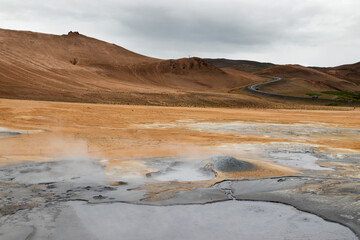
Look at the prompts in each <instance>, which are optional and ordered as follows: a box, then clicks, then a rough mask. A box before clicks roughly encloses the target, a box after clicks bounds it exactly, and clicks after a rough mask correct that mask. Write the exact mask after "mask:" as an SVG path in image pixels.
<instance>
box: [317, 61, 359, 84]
mask: <svg viewBox="0 0 360 240" xmlns="http://www.w3.org/2000/svg"><path fill="white" fill-rule="evenodd" d="M321 70H322V71H324V72H325V73H327V74H330V75H332V76H335V77H338V78H342V79H346V80H349V81H351V82H354V83H357V84H360V62H358V63H354V64H346V65H341V66H337V67H333V68H323V69H321Z"/></svg>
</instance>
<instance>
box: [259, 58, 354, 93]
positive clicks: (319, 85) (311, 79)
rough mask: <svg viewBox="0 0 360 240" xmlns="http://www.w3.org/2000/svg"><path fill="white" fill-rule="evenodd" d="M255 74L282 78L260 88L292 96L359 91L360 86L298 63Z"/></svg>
mask: <svg viewBox="0 0 360 240" xmlns="http://www.w3.org/2000/svg"><path fill="white" fill-rule="evenodd" d="M257 74H259V75H269V76H278V77H282V78H284V79H285V80H284V81H281V82H278V83H276V84H275V83H274V84H273V85H271V84H270V85H265V86H263V87H262V89H263V90H266V91H271V92H276V93H281V94H287V95H293V96H303V97H304V96H305V94H306V93H313V92H321V91H331V90H332V91H350V92H354V91H360V86H359V85H357V84H356V83H354V82H351V81H348V80H345V79H340V78H337V77H335V76H331V75H329V74H326V73H324V72H321V71H317V70H315V69H312V68H307V67H303V66H299V65H282V66H277V67H273V68H270V69H266V70H263V71H260V72H257Z"/></svg>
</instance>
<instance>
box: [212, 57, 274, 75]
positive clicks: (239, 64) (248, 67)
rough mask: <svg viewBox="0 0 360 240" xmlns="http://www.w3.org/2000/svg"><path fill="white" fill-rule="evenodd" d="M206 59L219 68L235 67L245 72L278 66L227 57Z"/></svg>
mask: <svg viewBox="0 0 360 240" xmlns="http://www.w3.org/2000/svg"><path fill="white" fill-rule="evenodd" d="M205 60H206V61H208V62H210V63H212V64H214V65H215V66H217V67H219V68H233V69H236V70H240V71H243V72H257V71H261V70H264V69H267V68H271V67H275V66H276V65H275V64H273V63H263V62H256V61H248V60H232V59H226V58H206V59H205Z"/></svg>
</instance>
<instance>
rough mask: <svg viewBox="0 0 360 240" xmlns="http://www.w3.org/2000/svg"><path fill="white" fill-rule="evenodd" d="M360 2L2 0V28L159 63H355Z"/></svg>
mask: <svg viewBox="0 0 360 240" xmlns="http://www.w3.org/2000/svg"><path fill="white" fill-rule="evenodd" d="M358 9H360V1H358V0H343V1H334V0H301V1H300V0H278V1H267V0H252V1H245V0H222V1H218V0H191V1H190V0H182V1H168V0H153V1H147V0H132V1H130V0H122V1H117V0H102V1H92V0H72V1H69V0H63V1H55V0H48V1H42V0H32V1H22V0H0V28H7V29H19V30H31V31H39V32H46V33H54V34H63V33H66V32H68V31H70V30H77V31H79V32H81V33H83V34H85V35H89V36H92V37H96V38H100V39H102V40H105V41H108V42H113V43H116V44H118V45H120V46H123V47H125V48H128V49H130V50H132V51H135V52H139V53H142V54H145V55H150V56H153V57H159V58H179V57H187V56H200V57H213V58H216V57H225V58H232V59H250V60H258V61H270V62H275V63H299V64H304V65H318V66H333V65H339V64H344V63H352V62H358V61H360V57H359V56H360V31H359V29H360V11H358Z"/></svg>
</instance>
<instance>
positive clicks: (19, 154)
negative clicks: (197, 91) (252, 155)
mask: <svg viewBox="0 0 360 240" xmlns="http://www.w3.org/2000/svg"><path fill="white" fill-rule="evenodd" d="M345 110H346V111H321V110H318V111H315V110H312V111H310V110H269V109H262V110H256V109H255V110H252V109H214V108H206V109H202V108H171V107H150V106H120V105H102V104H80V103H55V102H38V101H25V100H5V99H2V100H0V112H1V115H0V126H2V127H7V128H10V129H17V130H45V132H42V133H29V134H24V135H21V136H16V137H10V138H0V165H4V164H10V163H19V162H23V161H28V160H35V161H39V160H49V159H53V158H56V157H63V156H71V155H90V156H91V157H98V158H106V159H108V160H109V162H108V167H109V168H111V166H112V165H117V164H125V165H126V164H128V163H126V162H124V161H128V160H129V159H132V158H147V157H158V156H172V155H191V154H197V153H214V152H216V151H219V150H214V146H217V145H220V144H224V143H225V144H232V143H246V142H249V143H262V142H274V141H275V142H276V141H284V139H276V138H263V137H262V136H260V135H243V136H236V135H231V134H221V133H209V132H200V131H192V130H189V129H185V128H179V127H177V128H146V127H144V126H143V124H153V123H172V122H174V121H176V120H186V119H192V120H194V121H207V122H224V121H238V120H239V121H250V122H251V121H258V120H261V121H273V122H278V123H298V122H303V121H316V122H318V123H329V124H338V125H339V126H342V127H351V128H358V127H359V125H360V111H359V110H349V109H345ZM288 141H294V142H304V140H302V139H296V138H294V139H291V140H288ZM312 142H313V143H314V142H315V143H318V144H322V145H325V146H328V147H332V148H347V149H352V150H354V151H359V150H360V141H359V139H357V138H354V139H345V140H342V141H338V140H336V139H329V138H325V137H322V136H314V138H313V139H312ZM132 164H135V163H132ZM139 169H141V167H139Z"/></svg>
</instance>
